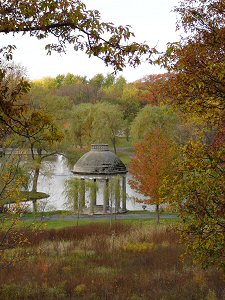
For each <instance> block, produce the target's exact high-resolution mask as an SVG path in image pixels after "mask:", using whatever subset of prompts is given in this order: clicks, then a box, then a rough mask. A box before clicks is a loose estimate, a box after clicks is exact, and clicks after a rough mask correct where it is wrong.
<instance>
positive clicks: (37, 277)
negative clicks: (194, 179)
mask: <svg viewBox="0 0 225 300" xmlns="http://www.w3.org/2000/svg"><path fill="white" fill-rule="evenodd" d="M25 234H26V236H27V237H28V240H29V243H28V244H27V245H26V246H24V247H22V246H21V247H18V248H16V249H11V250H7V251H6V252H5V255H6V256H11V257H13V255H15V257H17V258H20V255H21V257H23V260H22V261H21V262H18V263H16V264H15V266H14V267H13V268H9V269H2V270H1V272H0V281H1V286H0V299H83V300H91V299H92V300H98V299H99V300H100V299H102V300H103V299H104V300H105V299H108V300H110V299H113V300H121V299H128V300H139V299H146V300H149V299H154V300H162V299H166V300H167V299H168V300H170V299H171V300H172V299H179V300H182V299H184V300H185V299H192V300H194V299H196V300H199V299H208V300H210V299H211V300H212V299H223V298H222V297H223V292H224V290H223V289H224V281H223V275H222V274H221V273H219V272H218V271H216V270H214V269H211V270H208V271H203V270H200V269H198V268H196V267H194V266H193V265H192V263H191V259H190V258H189V259H187V260H186V261H185V262H184V263H182V262H181V261H180V259H179V257H180V255H181V254H182V251H183V249H182V247H181V245H179V243H178V239H179V237H178V235H177V233H175V231H174V230H173V229H171V228H169V227H168V226H165V225H164V226H163V225H161V226H154V225H150V224H149V223H148V222H147V221H146V222H141V223H139V224H138V223H132V224H127V223H126V224H125V222H123V223H121V222H114V223H113V224H112V225H111V226H109V224H106V223H103V224H99V223H92V224H90V225H87V224H86V225H84V224H83V226H77V227H71V228H64V229H61V230H54V229H52V230H41V231H38V232H36V233H35V234H34V233H33V232H31V231H30V230H29V231H26V232H25ZM24 253H25V254H26V256H25V257H24Z"/></svg>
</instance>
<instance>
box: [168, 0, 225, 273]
mask: <svg viewBox="0 0 225 300" xmlns="http://www.w3.org/2000/svg"><path fill="white" fill-rule="evenodd" d="M175 10H176V12H178V13H179V14H180V22H179V23H178V28H182V29H183V30H184V31H185V37H184V38H182V39H181V41H180V42H179V43H172V44H170V45H169V46H168V49H167V51H166V53H165V55H164V57H163V58H162V59H163V63H164V65H165V66H166V67H167V69H168V71H169V72H171V75H172V76H171V79H170V80H169V81H168V82H167V83H168V85H167V90H168V92H169V93H170V95H172V99H173V100H172V101H173V105H175V106H176V107H177V108H178V109H180V110H181V111H183V112H185V113H186V114H189V115H192V116H193V115H194V116H195V117H197V118H199V119H201V120H202V123H203V124H204V127H203V128H202V132H201V133H200V134H199V138H198V140H193V141H190V142H189V143H188V144H187V145H186V146H184V147H183V149H181V155H180V157H179V159H178V175H177V176H175V177H174V178H173V180H172V181H170V182H166V183H165V187H164V188H165V189H164V191H167V193H165V192H164V196H165V197H166V198H168V199H173V200H174V202H175V204H176V205H177V206H178V207H179V212H180V216H181V218H182V220H183V222H182V223H181V228H180V229H181V232H182V240H183V241H184V243H185V245H186V246H187V248H186V250H187V253H190V252H191V253H192V254H193V256H194V259H195V261H196V262H197V263H199V264H201V265H202V266H203V267H207V266H209V265H212V264H214V265H217V266H218V267H219V268H224V245H225V230H224V157H225V156H224V140H223V141H221V140H220V143H217V142H214V138H213V136H215V138H216V137H218V136H224V121H223V120H224V108H225V107H224V104H225V101H224V100H225V86H224V82H225V73H224V54H225V49H224V40H225V3H224V1H219V0H210V1H209V0H203V1H199V0H185V1H182V2H181V4H180V6H179V7H177V8H176V9H175ZM212 133H216V134H212ZM208 134H210V136H211V138H210V139H208V138H207V135H208Z"/></svg>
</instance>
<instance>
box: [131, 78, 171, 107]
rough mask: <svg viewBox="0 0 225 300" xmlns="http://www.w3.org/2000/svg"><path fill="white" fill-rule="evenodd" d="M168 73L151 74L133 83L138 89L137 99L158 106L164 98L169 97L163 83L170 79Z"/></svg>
mask: <svg viewBox="0 0 225 300" xmlns="http://www.w3.org/2000/svg"><path fill="white" fill-rule="evenodd" d="M170 77H171V75H170V73H164V74H151V75H147V76H145V77H143V78H142V79H140V80H138V81H136V82H135V83H134V86H135V88H137V89H138V90H139V91H140V96H139V100H140V101H141V102H143V103H148V104H150V105H154V106H158V105H159V104H160V103H161V102H164V101H165V98H168V97H169V94H168V92H167V90H165V89H164V85H165V84H166V83H167V82H168V81H169V80H170Z"/></svg>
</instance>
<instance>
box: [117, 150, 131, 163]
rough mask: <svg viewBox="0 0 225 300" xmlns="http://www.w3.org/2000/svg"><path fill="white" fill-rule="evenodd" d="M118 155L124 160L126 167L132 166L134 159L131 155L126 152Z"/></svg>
mask: <svg viewBox="0 0 225 300" xmlns="http://www.w3.org/2000/svg"><path fill="white" fill-rule="evenodd" d="M117 155H118V156H119V158H120V159H121V160H122V162H123V163H124V164H125V166H127V167H128V166H129V165H130V162H131V159H132V157H131V155H130V154H129V153H126V152H117Z"/></svg>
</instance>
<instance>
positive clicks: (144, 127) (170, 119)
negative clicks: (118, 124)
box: [131, 106, 179, 141]
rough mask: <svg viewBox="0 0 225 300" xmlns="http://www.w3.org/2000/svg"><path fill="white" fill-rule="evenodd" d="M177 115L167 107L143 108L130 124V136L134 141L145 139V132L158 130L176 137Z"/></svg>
mask: <svg viewBox="0 0 225 300" xmlns="http://www.w3.org/2000/svg"><path fill="white" fill-rule="evenodd" d="M178 124H179V117H178V115H177V114H176V113H175V112H173V111H172V109H171V108H169V107H167V106H160V107H159V106H145V107H144V108H142V110H140V112H139V113H138V115H137V116H136V118H135V119H134V121H133V123H132V124H131V136H132V137H133V139H134V140H135V141H139V140H141V139H143V138H144V137H145V135H146V134H147V132H148V131H149V130H150V131H152V132H153V131H154V130H155V129H160V130H162V131H163V132H164V133H166V134H168V135H170V136H176V130H177V127H178Z"/></svg>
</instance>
